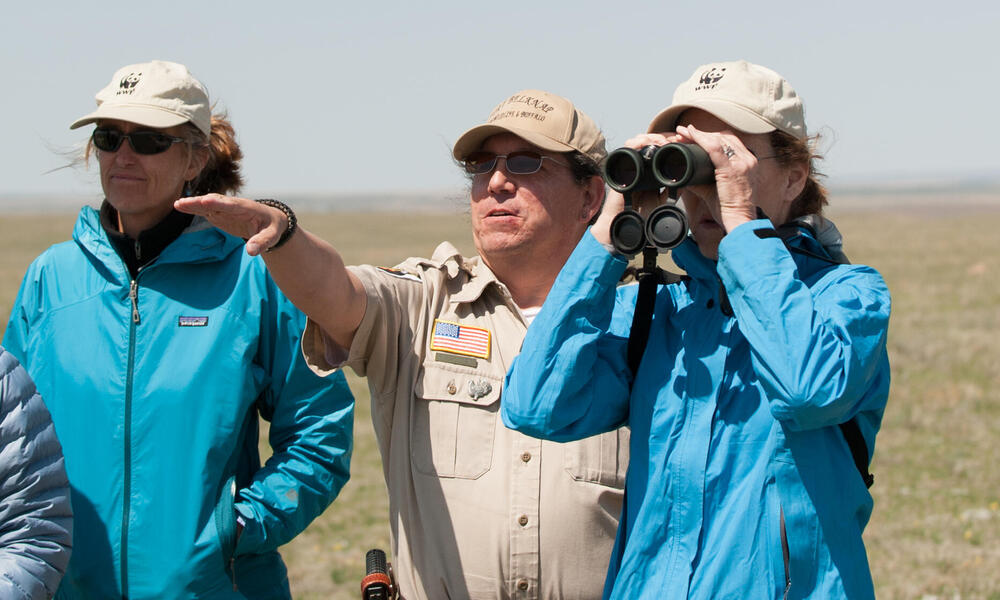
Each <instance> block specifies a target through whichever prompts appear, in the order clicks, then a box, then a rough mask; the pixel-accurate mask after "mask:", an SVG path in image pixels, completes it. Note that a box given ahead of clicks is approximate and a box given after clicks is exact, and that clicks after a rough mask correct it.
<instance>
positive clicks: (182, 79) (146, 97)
mask: <svg viewBox="0 0 1000 600" xmlns="http://www.w3.org/2000/svg"><path fill="white" fill-rule="evenodd" d="M95 98H96V99H97V110H95V111H94V112H92V113H90V114H89V115H86V116H84V117H81V118H79V119H77V120H76V121H74V122H73V124H72V125H70V126H69V128H70V129H76V128H77V127H80V126H82V125H86V124H87V123H93V122H95V121H99V120H101V119H118V120H121V121H128V122H130V123H137V124H139V125H145V126H147V127H160V128H162V127H173V126H175V125H181V124H183V123H187V122H188V121H190V122H191V123H192V124H194V126H195V127H197V128H198V129H200V130H201V132H202V133H204V134H205V135H209V134H210V132H211V129H212V111H211V108H210V106H209V103H208V92H207V91H206V90H205V86H203V85H202V84H201V82H199V81H198V80H197V79H195V78H194V77H193V76H192V75H191V73H189V72H188V70H187V67H185V66H184V65H181V64H178V63H174V62H167V61H162V60H154V61H150V62H147V63H139V64H135V65H128V66H125V67H122V68H120V69H118V70H117V71H115V74H114V76H113V77H112V78H111V83H109V84H108V85H107V86H106V87H104V89H102V90H101V91H99V92H97V95H96V96H95Z"/></svg>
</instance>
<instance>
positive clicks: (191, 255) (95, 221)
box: [73, 206, 243, 272]
mask: <svg viewBox="0 0 1000 600" xmlns="http://www.w3.org/2000/svg"><path fill="white" fill-rule="evenodd" d="M73 239H74V240H75V241H76V242H77V244H79V245H80V246H81V247H82V248H83V249H84V250H85V251H86V252H88V253H89V254H91V255H92V256H93V257H94V258H95V259H97V260H98V261H100V262H102V263H104V264H105V265H108V266H109V267H110V266H112V265H120V266H121V270H122V271H123V272H124V271H125V264H124V262H123V261H122V259H121V258H120V257H119V256H118V253H117V252H116V251H115V248H114V246H113V244H112V243H111V241H110V240H109V239H108V236H107V233H106V232H105V231H104V228H103V227H102V226H101V217H100V214H99V213H98V211H97V210H95V209H94V208H92V207H90V206H85V207H83V208H82V209H81V210H80V214H79V216H78V217H77V220H76V226H75V227H74V228H73ZM242 247H243V240H241V239H239V238H237V237H234V236H231V235H229V234H227V233H225V232H223V231H221V230H219V229H217V228H215V227H213V226H212V225H211V223H209V222H208V221H206V220H205V219H204V218H202V217H195V218H194V219H192V221H191V224H190V225H188V226H187V227H186V228H184V230H183V231H182V232H181V234H180V235H179V236H178V237H177V239H175V240H173V241H172V242H171V243H170V244H169V245H167V247H166V248H164V249H163V252H162V253H161V254H160V256H159V257H158V258H157V259H156V263H157V264H163V263H197V262H214V261H219V260H223V259H224V258H225V257H227V256H228V255H229V254H230V253H232V252H233V251H236V250H239V249H241V248H242ZM116 270H117V269H116Z"/></svg>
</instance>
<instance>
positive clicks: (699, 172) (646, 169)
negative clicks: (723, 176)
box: [603, 143, 715, 255]
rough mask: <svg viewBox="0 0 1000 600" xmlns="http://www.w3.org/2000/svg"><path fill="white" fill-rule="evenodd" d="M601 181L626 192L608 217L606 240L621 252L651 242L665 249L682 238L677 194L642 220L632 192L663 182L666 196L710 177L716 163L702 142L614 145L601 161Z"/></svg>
mask: <svg viewBox="0 0 1000 600" xmlns="http://www.w3.org/2000/svg"><path fill="white" fill-rule="evenodd" d="M603 175H604V181H605V182H606V183H607V184H608V187H610V188H611V189H613V190H615V191H616V192H621V193H622V194H624V195H625V210H624V211H622V212H621V213H619V214H618V215H617V216H616V217H615V219H614V220H613V221H612V222H611V243H612V244H613V245H614V247H615V249H616V250H618V251H619V252H621V253H622V254H626V255H634V254H636V253H638V252H639V250H641V249H642V248H643V247H645V246H647V245H650V246H655V247H656V248H659V249H660V250H669V249H670V248H673V247H674V246H676V245H678V244H680V243H681V242H682V241H684V236H686V235H687V230H688V223H687V217H686V216H685V215H684V212H683V211H682V210H681V209H680V208H678V207H677V205H676V200H674V201H673V202H671V203H669V204H663V205H661V206H657V207H656V208H655V209H653V210H652V212H650V213H649V216H648V217H647V218H646V219H645V220H644V219H643V218H642V215H640V214H639V213H638V212H636V211H635V210H633V209H632V206H631V204H632V203H631V194H632V192H640V191H648V190H655V191H659V190H660V189H661V188H667V191H668V195H669V196H670V198H672V199H674V198H676V193H677V190H679V189H680V188H682V187H684V186H687V185H699V184H706V183H714V182H715V165H713V164H712V160H711V159H710V158H709V157H708V153H707V152H705V151H704V150H703V149H702V148H701V146H698V145H697V144H681V143H672V144H665V145H663V146H645V147H643V148H642V149H640V150H634V149H632V148H618V149H617V150H615V151H613V152H611V153H610V154H608V157H607V159H605V161H604V170H603Z"/></svg>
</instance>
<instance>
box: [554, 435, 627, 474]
mask: <svg viewBox="0 0 1000 600" xmlns="http://www.w3.org/2000/svg"><path fill="white" fill-rule="evenodd" d="M630 436H631V430H630V429H629V428H628V427H619V428H618V429H616V430H614V431H608V432H605V433H602V434H600V435H595V436H591V437H589V438H584V439H582V440H578V441H575V442H567V443H566V444H564V445H563V447H564V450H563V452H564V454H563V461H564V463H565V468H566V472H567V473H569V475H570V477H572V478H573V479H575V480H576V481H587V482H590V483H599V484H601V485H606V486H609V487H613V488H617V489H624V487H625V474H626V473H627V472H628V459H629V439H630Z"/></svg>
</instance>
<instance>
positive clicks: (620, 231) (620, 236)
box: [611, 210, 646, 256]
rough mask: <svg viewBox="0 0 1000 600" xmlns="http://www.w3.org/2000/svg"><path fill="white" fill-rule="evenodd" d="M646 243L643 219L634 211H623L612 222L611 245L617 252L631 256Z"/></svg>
mask: <svg viewBox="0 0 1000 600" xmlns="http://www.w3.org/2000/svg"><path fill="white" fill-rule="evenodd" d="M645 243H646V238H645V234H644V233H643V222H642V217H641V216H640V215H639V213H637V212H635V211H634V210H623V211H622V212H620V213H618V214H617V215H616V216H615V218H614V220H613V221H611V244H612V245H613V246H614V247H615V250H617V251H618V252H621V253H622V254H625V255H628V256H631V255H633V254H637V253H638V252H639V251H640V250H642V247H643V246H644V245H645Z"/></svg>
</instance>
